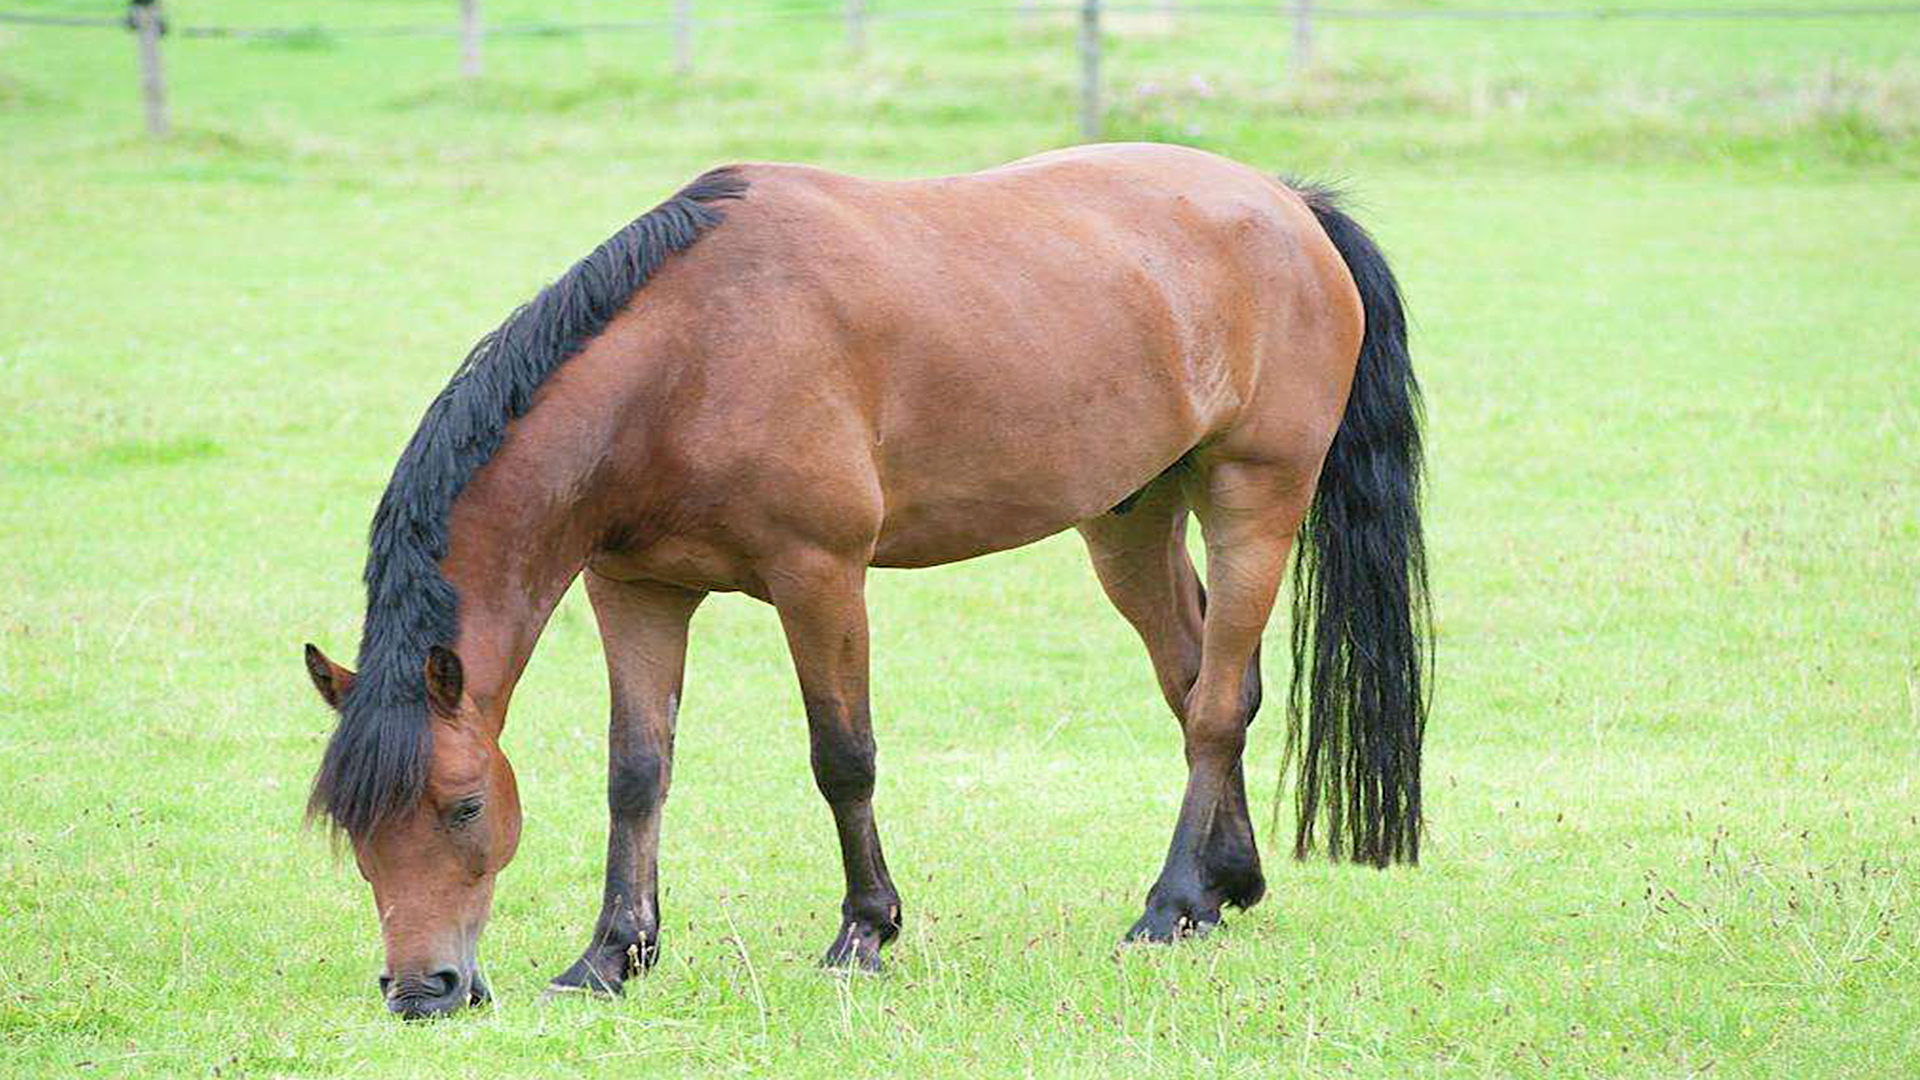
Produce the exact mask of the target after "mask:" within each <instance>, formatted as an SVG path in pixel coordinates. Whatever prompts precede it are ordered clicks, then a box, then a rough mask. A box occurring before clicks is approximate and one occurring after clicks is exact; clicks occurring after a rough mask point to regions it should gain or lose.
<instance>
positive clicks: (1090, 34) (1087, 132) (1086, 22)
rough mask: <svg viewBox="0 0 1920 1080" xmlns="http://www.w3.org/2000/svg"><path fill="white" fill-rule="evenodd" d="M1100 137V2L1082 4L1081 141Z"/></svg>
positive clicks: (1090, 1) (1082, 0)
mask: <svg viewBox="0 0 1920 1080" xmlns="http://www.w3.org/2000/svg"><path fill="white" fill-rule="evenodd" d="M1099 137H1100V0H1081V3H1080V138H1081V139H1083V140H1085V141H1087V142H1092V141H1094V140H1095V139H1098V138H1099Z"/></svg>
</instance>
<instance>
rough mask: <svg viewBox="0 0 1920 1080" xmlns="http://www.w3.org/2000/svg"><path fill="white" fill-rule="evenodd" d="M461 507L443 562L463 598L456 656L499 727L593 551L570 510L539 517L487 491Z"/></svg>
mask: <svg viewBox="0 0 1920 1080" xmlns="http://www.w3.org/2000/svg"><path fill="white" fill-rule="evenodd" d="M469 498H471V499H472V500H473V502H468V501H467V500H468V499H469ZM461 500H462V503H464V504H465V505H462V506H461V507H460V511H461V512H459V513H456V514H455V515H454V517H453V521H452V522H451V527H450V528H449V537H448V539H449V543H448V554H447V558H446V559H445V560H443V561H442V563H441V572H442V573H443V574H444V575H445V576H446V578H447V581H448V583H449V584H451V585H452V586H453V588H454V590H455V591H456V592H457V593H458V594H459V596H460V609H459V610H460V631H459V636H458V638H457V642H456V644H455V646H454V651H455V652H456V653H458V654H459V656H460V660H461V664H462V666H463V667H464V668H465V670H466V685H467V690H468V692H469V693H470V694H471V695H472V696H473V699H474V701H475V703H476V704H478V705H479V706H480V709H481V711H482V712H483V713H485V714H487V715H488V716H492V717H495V718H496V722H499V721H501V720H503V719H504V717H505V715H506V706H507V699H508V698H509V697H510V696H511V695H512V693H513V687H514V685H515V684H516V683H517V682H518V681H519V679H520V674H521V672H522V671H523V670H525V668H526V664H527V660H528V658H529V657H531V656H532V655H533V647H534V644H535V643H536V642H537V641H539V638H540V632H541V630H542V629H544V628H545V627H546V624H547V619H548V618H549V617H550V616H552V614H553V609H554V608H555V607H556V606H557V605H558V604H559V603H560V598H561V597H562V596H564V595H566V591H567V587H568V586H569V585H570V584H572V582H573V579H574V578H575V577H577V576H578V575H579V573H580V570H581V568H582V567H583V566H584V565H585V564H586V556H587V549H586V545H585V544H584V543H582V542H581V541H580V540H579V539H577V538H576V536H575V534H576V533H577V532H578V529H577V528H576V526H575V523H573V522H571V521H570V520H566V517H565V515H568V514H570V510H569V509H568V508H552V509H548V510H546V511H544V512H540V511H536V510H532V509H530V508H529V506H528V505H527V501H526V500H524V499H521V500H514V499H511V498H506V497H501V496H500V495H498V494H496V493H494V492H492V491H491V490H490V489H489V488H488V487H487V486H485V485H476V489H475V490H473V491H471V492H469V493H463V494H462V496H461Z"/></svg>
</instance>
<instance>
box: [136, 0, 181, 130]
mask: <svg viewBox="0 0 1920 1080" xmlns="http://www.w3.org/2000/svg"><path fill="white" fill-rule="evenodd" d="M127 19H128V21H129V22H130V23H132V25H133V32H134V35H135V37H137V38H138V39H139V41H140V100H141V103H142V104H143V105H144V106H145V109H146V114H147V134H148V135H151V136H153V137H154V138H156V139H158V138H162V137H164V136H165V135H166V134H167V132H168V131H169V130H170V129H171V128H172V124H170V123H169V122H168V120H167V73H166V71H165V70H164V69H163V68H162V67H161V66H160V32H161V30H162V29H163V27H162V26H161V21H160V5H159V4H158V3H156V2H155V0H130V3H129V4H128V6H127Z"/></svg>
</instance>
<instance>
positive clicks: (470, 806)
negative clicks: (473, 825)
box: [447, 799, 480, 825]
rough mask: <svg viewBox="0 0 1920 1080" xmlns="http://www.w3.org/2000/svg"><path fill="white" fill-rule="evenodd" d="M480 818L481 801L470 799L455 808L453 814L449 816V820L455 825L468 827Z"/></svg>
mask: <svg viewBox="0 0 1920 1080" xmlns="http://www.w3.org/2000/svg"><path fill="white" fill-rule="evenodd" d="M479 816H480V800H479V799H468V800H467V801H466V802H463V803H461V804H460V805H458V806H456V807H454V808H453V813H451V814H448V815H447V820H448V821H451V822H453V823H454V824H455V825H466V824H468V823H470V822H472V821H473V819H474V818H477V817H479Z"/></svg>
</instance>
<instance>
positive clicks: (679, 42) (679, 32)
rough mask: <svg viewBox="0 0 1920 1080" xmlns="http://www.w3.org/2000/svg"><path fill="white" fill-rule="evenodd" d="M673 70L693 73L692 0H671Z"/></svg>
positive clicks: (682, 73) (687, 73)
mask: <svg viewBox="0 0 1920 1080" xmlns="http://www.w3.org/2000/svg"><path fill="white" fill-rule="evenodd" d="M673 70H674V71H675V72H676V73H677V74H681V75H690V74H692V73H693V0H673Z"/></svg>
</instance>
